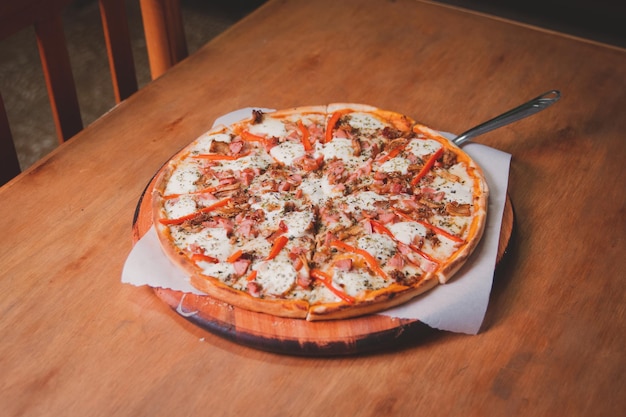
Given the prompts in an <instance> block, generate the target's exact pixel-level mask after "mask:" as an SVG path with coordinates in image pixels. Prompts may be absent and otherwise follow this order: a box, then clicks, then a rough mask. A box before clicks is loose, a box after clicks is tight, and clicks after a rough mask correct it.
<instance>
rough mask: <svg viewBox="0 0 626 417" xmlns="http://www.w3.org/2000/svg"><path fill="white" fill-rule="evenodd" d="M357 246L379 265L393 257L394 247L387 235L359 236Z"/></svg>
mask: <svg viewBox="0 0 626 417" xmlns="http://www.w3.org/2000/svg"><path fill="white" fill-rule="evenodd" d="M357 246H358V247H359V248H361V249H363V250H365V251H367V252H369V253H370V255H372V256H373V257H374V258H376V260H377V261H378V262H379V263H380V264H384V263H385V262H387V260H388V259H389V258H391V257H392V256H393V255H395V250H396V245H395V243H394V241H393V240H392V239H391V238H390V237H389V236H387V235H383V234H379V233H373V234H371V235H366V236H361V237H360V238H359V240H358V241H357Z"/></svg>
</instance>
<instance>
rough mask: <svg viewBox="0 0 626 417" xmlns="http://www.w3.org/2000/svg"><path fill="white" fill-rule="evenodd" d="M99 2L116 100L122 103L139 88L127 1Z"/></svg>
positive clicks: (106, 0)
mask: <svg viewBox="0 0 626 417" xmlns="http://www.w3.org/2000/svg"><path fill="white" fill-rule="evenodd" d="M99 3H100V16H101V18H102V27H103V30H104V39H105V42H106V46H107V54H108V56H109V67H110V71H111V80H112V82H113V92H114V94H115V102H116V103H120V102H121V101H123V100H125V99H127V98H128V97H130V96H131V95H132V94H133V93H135V92H136V91H137V88H138V87H137V76H136V71H135V61H134V60H133V51H132V48H131V39H130V30H129V28H128V20H127V18H126V16H127V15H126V9H125V3H124V0H100V2H99Z"/></svg>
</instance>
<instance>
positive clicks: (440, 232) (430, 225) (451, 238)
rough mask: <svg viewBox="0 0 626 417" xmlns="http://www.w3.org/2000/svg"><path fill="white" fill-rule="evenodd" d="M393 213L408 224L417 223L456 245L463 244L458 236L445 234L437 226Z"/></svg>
mask: <svg viewBox="0 0 626 417" xmlns="http://www.w3.org/2000/svg"><path fill="white" fill-rule="evenodd" d="M394 212H395V213H396V214H397V215H398V216H400V217H402V218H403V219H406V220H408V221H410V222H417V223H419V224H421V225H422V226H424V227H426V228H428V229H430V230H432V231H433V232H435V233H437V234H439V235H443V236H445V237H447V238H448V239H450V240H452V241H454V242H457V243H463V242H465V241H464V240H463V239H462V238H460V237H458V236H455V235H453V234H451V233H449V232H447V231H445V230H443V229H441V228H439V227H437V226H433V225H432V224H430V223H428V222H425V221H424V220H417V219H414V218H412V217H411V216H409V215H408V214H405V213H402V212H401V211H398V210H394Z"/></svg>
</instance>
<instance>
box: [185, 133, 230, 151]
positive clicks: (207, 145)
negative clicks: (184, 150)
mask: <svg viewBox="0 0 626 417" xmlns="http://www.w3.org/2000/svg"><path fill="white" fill-rule="evenodd" d="M214 141H215V142H224V143H230V142H231V137H230V135H229V134H228V133H213V134H211V133H205V134H203V135H202V136H200V137H199V138H198V139H196V140H195V141H194V142H193V144H192V145H191V147H190V148H189V151H190V152H191V153H192V154H206V153H209V152H210V151H211V144H212V143H213V142H214Z"/></svg>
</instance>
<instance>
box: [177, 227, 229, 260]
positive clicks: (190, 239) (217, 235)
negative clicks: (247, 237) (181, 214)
mask: <svg viewBox="0 0 626 417" xmlns="http://www.w3.org/2000/svg"><path fill="white" fill-rule="evenodd" d="M170 231H171V234H172V238H173V239H174V242H175V244H176V246H178V247H179V248H183V249H189V247H190V246H191V245H197V246H199V247H201V248H202V249H204V253H205V254H206V255H208V256H212V257H214V258H217V259H218V260H220V261H224V260H226V258H228V257H229V256H230V255H231V254H232V253H233V248H232V245H231V244H230V241H229V240H228V236H227V235H226V230H224V229H219V228H205V229H202V230H201V231H199V232H191V231H189V230H184V229H182V228H180V227H170Z"/></svg>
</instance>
